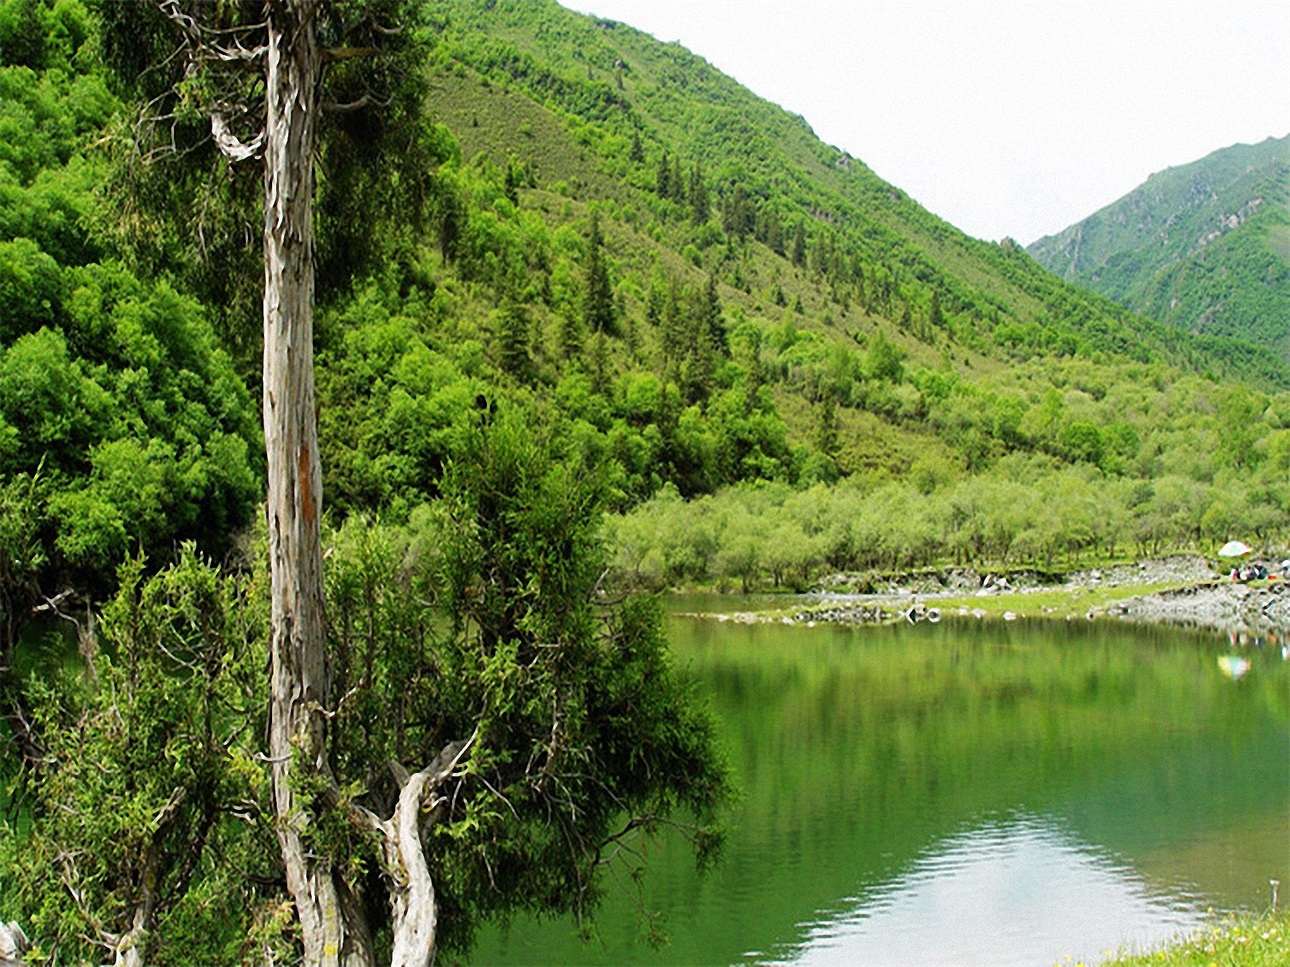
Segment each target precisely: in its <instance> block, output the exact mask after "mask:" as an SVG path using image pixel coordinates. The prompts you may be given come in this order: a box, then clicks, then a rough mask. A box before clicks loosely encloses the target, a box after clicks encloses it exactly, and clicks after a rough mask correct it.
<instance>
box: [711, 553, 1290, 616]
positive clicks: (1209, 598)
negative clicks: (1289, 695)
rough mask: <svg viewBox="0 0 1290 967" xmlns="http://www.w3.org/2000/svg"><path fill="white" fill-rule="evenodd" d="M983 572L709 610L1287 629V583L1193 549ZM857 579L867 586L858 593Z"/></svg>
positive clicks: (840, 579) (830, 587) (892, 579)
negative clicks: (1092, 564) (1080, 565)
mask: <svg viewBox="0 0 1290 967" xmlns="http://www.w3.org/2000/svg"><path fill="white" fill-rule="evenodd" d="M1056 577H1057V576H1055V575H1046V574H1042V573H1037V572H1033V571H1016V572H1011V573H1006V574H996V573H993V572H991V573H986V574H984V575H981V574H980V573H979V572H978V571H977V570H975V569H972V568H954V569H950V570H946V571H941V572H917V573H913V574H909V575H897V576H889V577H885V578H880V579H875V578H874V577H873V576H863V577H861V576H850V575H834V576H832V577H830V578H829V579H827V580H826V581H825V582H823V583H822V589H821V590H820V591H818V592H817V595H818V599H819V600H818V603H807V604H803V603H802V602H801V601H800V599H799V600H798V601H796V602H795V603H794V605H793V606H791V607H785V608H774V609H769V610H763V611H756V612H731V613H727V614H710V615H707V617H711V618H714V619H716V620H723V621H737V622H742V623H761V622H782V623H786V624H799V623H805V624H807V625H811V624H814V623H825V622H833V623H849V624H881V623H887V622H893V621H911V622H918V621H938V620H940V619H941V618H943V617H951V616H954V617H960V618H978V619H988V618H995V619H1002V620H1016V619H1018V618H1045V619H1057V620H1067V621H1074V620H1097V619H1114V620H1121V621H1129V622H1134V623H1139V624H1152V625H1173V626H1178V627H1187V628H1196V629H1200V630H1204V631H1211V632H1216V633H1221V634H1228V635H1250V636H1264V635H1285V634H1290V590H1287V582H1283V581H1280V580H1273V581H1266V580H1265V581H1255V582H1248V583H1242V582H1239V581H1233V580H1231V579H1230V578H1229V577H1226V576H1221V575H1219V574H1217V573H1216V572H1215V571H1214V570H1213V569H1212V568H1211V567H1210V565H1209V563H1208V562H1207V561H1206V560H1205V559H1204V558H1202V557H1200V556H1199V555H1175V556H1172V557H1167V558H1157V559H1152V560H1146V561H1140V562H1138V563H1136V564H1127V565H1116V566H1113V567H1105V568H1095V569H1089V570H1083V571H1075V572H1071V573H1069V574H1067V575H1065V576H1064V579H1061V580H1056V579H1055V578H1056ZM856 587H864V588H866V589H867V593H856V592H855V591H854V590H852V589H854V588H856Z"/></svg>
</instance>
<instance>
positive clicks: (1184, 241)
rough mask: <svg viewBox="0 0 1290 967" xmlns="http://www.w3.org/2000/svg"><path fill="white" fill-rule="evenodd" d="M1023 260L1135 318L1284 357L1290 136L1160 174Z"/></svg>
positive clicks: (1288, 310)
mask: <svg viewBox="0 0 1290 967" xmlns="http://www.w3.org/2000/svg"><path fill="white" fill-rule="evenodd" d="M1028 251H1029V252H1030V254H1031V255H1033V256H1034V257H1035V259H1037V260H1038V261H1039V262H1040V263H1041V264H1043V265H1045V266H1047V267H1048V268H1049V269H1051V270H1052V271H1054V272H1056V273H1057V274H1058V275H1060V276H1062V277H1063V278H1064V279H1067V280H1069V281H1071V282H1075V283H1077V284H1079V285H1083V286H1086V287H1088V288H1090V289H1092V290H1094V291H1095V292H1099V293H1101V294H1102V295H1105V296H1108V297H1110V298H1112V299H1114V300H1115V301H1116V302H1118V303H1120V304H1122V305H1124V306H1127V307H1128V308H1130V309H1133V310H1134V311H1136V312H1141V313H1143V314H1145V315H1148V316H1150V317H1151V318H1153V319H1159V320H1161V321H1163V322H1168V323H1170V324H1172V325H1175V326H1178V327H1180V328H1183V329H1186V330H1188V331H1189V332H1195V333H1212V334H1215V335H1222V336H1234V337H1237V338H1241V339H1247V340H1249V341H1252V342H1257V343H1260V344H1262V345H1264V346H1268V347H1270V348H1272V349H1274V350H1276V351H1277V352H1278V353H1279V354H1280V355H1281V356H1282V358H1285V359H1290V136H1287V137H1284V138H1279V139H1277V138H1268V139H1267V140H1265V141H1263V142H1261V143H1259V144H1237V145H1233V146H1232V147H1230V148H1223V149H1221V150H1219V151H1215V152H1213V153H1212V154H1209V155H1207V156H1206V157H1204V158H1202V159H1200V160H1199V161H1195V162H1193V163H1191V164H1187V165H1180V166H1179V167H1176V168H1169V169H1167V170H1165V171H1161V172H1157V173H1156V174H1154V175H1152V176H1151V177H1150V178H1148V179H1147V181H1146V182H1145V183H1144V184H1142V185H1141V186H1139V187H1138V188H1135V189H1134V190H1133V191H1132V192H1130V193H1129V194H1128V195H1126V196H1124V197H1123V198H1121V199H1120V200H1119V201H1116V202H1113V203H1112V204H1110V205H1108V206H1106V207H1105V208H1103V209H1102V210H1101V211H1098V212H1096V213H1095V214H1093V215H1090V216H1089V217H1088V218H1086V219H1084V220H1083V221H1082V222H1079V223H1078V224H1075V225H1072V226H1071V227H1070V228H1067V229H1066V230H1065V231H1062V232H1059V233H1058V234H1056V235H1050V236H1048V237H1046V238H1041V239H1040V240H1039V241H1037V242H1035V243H1034V244H1032V245H1030V246H1029V248H1028Z"/></svg>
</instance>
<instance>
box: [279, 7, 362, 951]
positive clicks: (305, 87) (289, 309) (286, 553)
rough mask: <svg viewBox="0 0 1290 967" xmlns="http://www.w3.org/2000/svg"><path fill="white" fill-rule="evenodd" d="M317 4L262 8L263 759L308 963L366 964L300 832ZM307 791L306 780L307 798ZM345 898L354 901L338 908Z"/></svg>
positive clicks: (311, 557) (315, 758) (356, 924)
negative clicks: (268, 632) (267, 594)
mask: <svg viewBox="0 0 1290 967" xmlns="http://www.w3.org/2000/svg"><path fill="white" fill-rule="evenodd" d="M320 6H321V0H270V2H269V3H267V4H266V7H267V13H268V52H267V56H268V65H267V66H268V71H267V74H268V77H267V91H266V100H267V106H268V117H267V123H266V127H265V165H264V401H263V406H264V443H265V449H266V453H267V457H268V478H269V487H268V500H267V506H266V513H267V516H268V525H269V557H270V567H271V579H272V599H273V606H272V651H271V666H272V668H271V682H270V687H271V698H270V714H269V723H270V724H269V749H270V754H271V757H272V760H273V805H274V811H275V813H276V815H277V834H278V842H279V845H280V847H281V849H282V860H283V864H284V866H285V869H286V878H287V889H288V890H289V891H290V893H291V897H292V899H293V900H294V901H295V904H296V911H297V915H298V917H299V920H300V928H301V934H302V936H303V940H304V953H305V960H306V962H307V963H310V964H327V965H337V964H342V963H344V964H371V963H372V962H373V960H374V956H373V953H372V948H371V940H370V936H369V935H368V932H367V930H366V925H365V924H364V923H362V918H361V914H358V912H357V906H358V905H357V904H356V903H352V902H342V901H343V900H345V899H347V898H348V897H347V894H346V892H345V890H344V887H343V885H339V889H338V883H337V880H336V878H335V876H334V872H333V870H332V867H331V865H330V863H329V861H328V859H327V858H326V857H322V856H317V855H314V854H313V853H312V851H311V850H310V849H309V847H308V843H307V836H306V834H307V832H308V830H309V826H310V823H311V813H312V811H313V809H314V808H315V803H314V802H312V801H311V800H310V798H309V794H308V793H307V792H303V791H302V790H304V789H307V788H308V786H309V785H310V783H309V780H310V779H319V778H322V779H324V780H326V779H328V778H329V772H330V770H329V767H328V763H327V736H326V726H327V722H326V716H325V711H326V703H327V682H326V673H327V669H326V651H325V647H326V642H325V634H326V629H325V616H324V612H323V583H322V539H321V534H320V530H319V517H320V512H321V509H322V473H321V468H320V465H319V461H318V425H317V417H316V414H315V411H314V375H313V301H314V268H313V194H314V180H313V179H314V176H313V156H314V143H315V137H316V133H317V120H318V114H319V111H320V109H321V108H320V104H319V90H320V86H321V81H322V68H323V61H322V51H321V49H320V47H319V44H318V37H317V29H316V26H317V18H318V14H319V8H320ZM316 788H317V786H316V784H315V789H316ZM349 899H352V898H349Z"/></svg>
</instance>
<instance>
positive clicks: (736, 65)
mask: <svg viewBox="0 0 1290 967" xmlns="http://www.w3.org/2000/svg"><path fill="white" fill-rule="evenodd" d="M562 2H564V3H565V4H566V6H569V7H572V8H574V9H577V10H581V11H583V12H587V13H593V12H594V13H596V14H598V15H599V16H602V17H608V18H611V19H614V20H620V21H623V22H625V23H628V24H631V25H632V26H633V27H637V28H639V29H641V30H644V31H646V32H647V33H650V34H653V35H654V36H655V37H657V38H658V39H659V40H664V41H668V40H679V41H680V42H681V43H682V44H683V45H685V46H686V47H687V48H689V49H690V50H692V51H694V52H695V53H696V54H698V55H700V56H701V57H703V58H705V59H706V60H707V61H708V62H709V63H711V64H713V65H714V66H715V67H717V68H718V69H719V70H721V71H723V72H724V73H726V74H729V75H731V76H732V77H734V78H735V79H736V80H738V81H739V82H740V83H742V84H744V85H745V86H747V87H748V88H750V89H751V90H753V91H754V92H755V93H757V94H759V95H760V96H762V97H764V98H766V99H767V100H770V101H774V102H775V103H777V104H779V105H781V106H783V107H785V108H787V109H788V110H790V111H792V112H794V113H797V114H801V115H802V116H803V117H805V118H806V120H807V121H808V122H809V123H810V124H811V126H812V127H813V128H814V129H815V133H816V134H817V135H819V137H820V138H822V139H823V140H824V141H826V142H828V143H829V144H833V145H836V146H837V147H839V148H842V149H844V150H846V151H849V152H850V153H851V154H852V155H854V156H855V157H857V158H860V159H861V160H862V161H864V162H865V163H866V164H867V165H869V167H871V168H873V169H874V171H876V172H877V173H878V174H879V175H880V176H882V177H883V178H885V179H886V180H887V181H890V182H892V183H893V184H895V185H896V186H898V187H899V188H902V189H904V190H905V191H907V192H908V193H909V194H910V195H912V196H913V197H914V198H916V199H917V200H918V201H919V202H920V203H922V204H923V205H924V206H925V207H927V208H929V209H930V210H931V211H933V212H935V213H936V214H938V215H940V216H941V217H942V218H945V219H947V220H948V221H950V222H952V223H953V224H954V225H956V226H958V227H959V228H961V229H962V230H963V231H965V232H967V233H968V234H971V235H975V236H978V237H980V238H985V239H990V240H996V239H1000V238H1002V237H1003V236H1005V235H1008V236H1011V237H1013V238H1015V239H1016V240H1018V241H1019V242H1022V243H1023V244H1029V243H1030V242H1032V241H1034V240H1035V239H1036V238H1039V237H1040V236H1043V235H1048V234H1051V233H1053V232H1057V231H1060V230H1061V229H1063V228H1065V227H1066V226H1067V225H1070V224H1072V223H1074V222H1077V221H1079V220H1080V219H1082V218H1084V217H1086V216H1088V215H1091V214H1092V213H1093V212H1095V211H1096V210H1097V209H1099V208H1101V207H1102V206H1103V205H1106V204H1109V203H1110V202H1112V201H1114V200H1115V199H1117V198H1119V197H1120V196H1122V195H1124V194H1126V193H1127V192H1128V191H1130V190H1131V189H1133V188H1134V187H1135V186H1137V185H1138V184H1140V183H1142V182H1143V181H1145V180H1146V177H1147V175H1149V174H1151V173H1152V172H1155V171H1159V170H1161V169H1163V168H1167V167H1170V166H1172V165H1179V164H1186V163H1187V162H1189V161H1195V160H1196V159H1198V158H1201V157H1203V156H1204V155H1206V154H1208V153H1209V152H1211V151H1214V150H1216V149H1218V148H1223V147H1227V146H1228V145H1231V144H1236V143H1238V142H1242V143H1247V144H1248V143H1253V142H1257V141H1262V140H1263V139H1264V138H1267V137H1282V136H1284V135H1286V134H1290V3H1287V2H1284V0H1279V2H1266V0H1211V2H1197V0H1050V2H1035V0H953V2H948V0H906V2H895V0H562Z"/></svg>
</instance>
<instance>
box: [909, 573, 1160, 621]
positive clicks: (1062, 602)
mask: <svg viewBox="0 0 1290 967" xmlns="http://www.w3.org/2000/svg"><path fill="white" fill-rule="evenodd" d="M1177 587H1180V585H1179V584H1178V583H1176V582H1174V583H1167V584H1121V585H1116V586H1110V587H1092V588H1085V587H1067V586H1065V585H1062V586H1058V587H1044V588H1035V589H1032V590H1025V591H1005V592H1002V593H1000V594H991V595H982V596H977V595H975V594H956V595H949V596H946V597H940V596H932V595H928V596H926V597H924V596H921V595H920V596H919V597H920V599H922V600H925V601H926V602H927V605H928V606H929V607H936V608H940V610H941V613H942V614H946V615H949V614H954V613H956V612H957V611H959V609H961V608H967V610H968V612H969V613H974V612H975V613H978V614H979V613H980V612H985V616H986V617H990V618H1000V617H1002V616H1003V615H1004V613H1005V612H1009V611H1011V612H1012V613H1013V614H1015V615H1016V616H1017V617H1019V618H1066V617H1078V618H1082V617H1084V615H1086V614H1088V612H1089V611H1099V612H1100V611H1102V610H1104V609H1106V608H1108V607H1110V606H1111V605H1113V604H1115V603H1117V602H1119V601H1125V600H1127V599H1129V598H1137V597H1141V596H1143V595H1147V594H1155V593H1156V592H1158V591H1167V590H1170V589H1172V588H1177Z"/></svg>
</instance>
